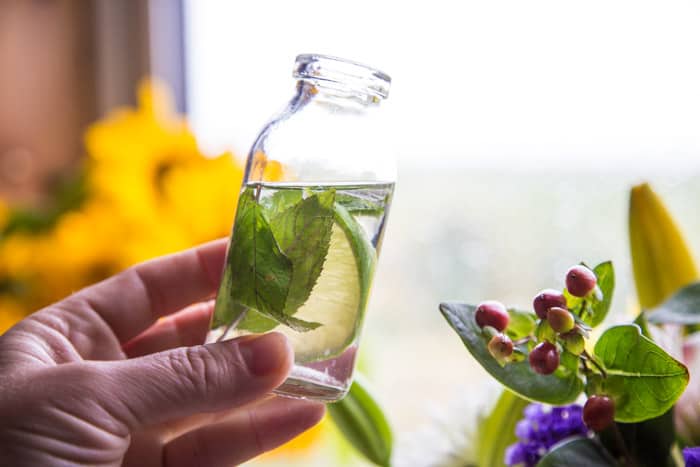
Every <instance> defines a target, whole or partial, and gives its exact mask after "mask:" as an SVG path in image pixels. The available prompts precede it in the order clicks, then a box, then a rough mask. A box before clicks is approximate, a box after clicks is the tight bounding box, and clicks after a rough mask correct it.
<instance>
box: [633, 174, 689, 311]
mask: <svg viewBox="0 0 700 467" xmlns="http://www.w3.org/2000/svg"><path fill="white" fill-rule="evenodd" d="M629 235H630V250H631V253H632V266H633V270H634V282H635V284H636V286H637V296H638V297H639V304H640V305H641V306H642V308H652V307H655V306H657V305H659V304H660V303H661V302H663V301H664V300H666V299H667V298H668V297H670V296H671V294H673V293H675V292H676V291H677V290H678V289H679V288H681V287H683V286H685V285H687V284H689V283H691V282H694V281H696V280H698V270H697V267H696V266H695V262H694V261H693V256H692V253H691V251H690V248H689V247H688V244H687V243H686V241H685V239H684V238H683V233H682V232H681V230H680V228H679V227H678V225H677V224H676V222H675V221H674V219H673V217H672V216H671V214H670V213H669V211H668V209H666V206H665V205H664V203H663V201H662V200H661V198H659V196H658V195H657V194H656V193H654V191H653V190H652V189H651V187H650V186H649V185H648V184H646V183H644V184H642V185H637V186H635V187H634V188H632V191H631V192H630V206H629Z"/></svg>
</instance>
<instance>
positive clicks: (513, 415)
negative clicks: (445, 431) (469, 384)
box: [476, 388, 530, 466]
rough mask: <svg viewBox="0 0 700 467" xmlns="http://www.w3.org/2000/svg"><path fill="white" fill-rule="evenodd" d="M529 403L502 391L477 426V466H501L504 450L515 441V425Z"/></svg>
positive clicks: (506, 390) (507, 391)
mask: <svg viewBox="0 0 700 467" xmlns="http://www.w3.org/2000/svg"><path fill="white" fill-rule="evenodd" d="M529 403H530V402H529V401H527V400H525V399H523V398H522V397H518V396H517V395H516V394H515V393H512V392H510V391H509V390H508V389H505V388H504V389H503V392H502V393H501V397H499V398H498V401H497V402H496V405H495V406H494V408H493V410H491V413H490V414H489V416H488V417H487V418H486V419H485V420H484V421H483V422H482V423H480V425H479V431H478V442H477V448H476V449H477V453H476V460H477V462H476V463H477V465H485V466H491V465H493V466H495V465H503V460H504V457H505V452H506V448H508V446H510V445H511V444H513V443H515V442H516V441H517V438H516V436H515V425H516V424H517V423H518V422H519V421H520V420H521V419H522V418H523V410H525V407H527V405H528V404H529Z"/></svg>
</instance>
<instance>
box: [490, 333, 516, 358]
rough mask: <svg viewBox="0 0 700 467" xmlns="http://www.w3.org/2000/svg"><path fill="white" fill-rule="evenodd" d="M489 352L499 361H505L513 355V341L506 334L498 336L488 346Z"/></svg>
mask: <svg viewBox="0 0 700 467" xmlns="http://www.w3.org/2000/svg"><path fill="white" fill-rule="evenodd" d="M488 349H489V352H490V353H491V355H493V358H495V359H496V360H498V361H504V360H505V359H506V358H508V357H510V356H511V354H512V353H513V341H511V340H510V338H509V337H508V336H506V335H505V334H496V335H495V336H493V337H492V338H491V340H490V341H489V345H488Z"/></svg>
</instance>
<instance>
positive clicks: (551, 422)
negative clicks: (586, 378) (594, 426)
mask: <svg viewBox="0 0 700 467" xmlns="http://www.w3.org/2000/svg"><path fill="white" fill-rule="evenodd" d="M582 412H583V408H582V407H581V406H580V405H576V404H572V405H565V406H563V407H549V406H545V405H542V404H530V405H528V406H527V407H525V410H524V411H523V413H524V415H525V417H524V418H523V419H522V420H520V421H519V422H518V424H517V425H516V426H515V436H517V437H518V442H517V443H515V444H512V445H511V446H509V447H508V449H507V450H506V454H505V463H506V465H508V466H516V465H522V466H525V467H534V466H535V465H536V464H537V462H538V461H539V460H540V459H541V458H542V456H544V455H545V454H547V452H548V451H549V448H551V447H552V446H553V445H554V444H556V443H558V442H559V441H561V440H563V439H564V438H568V437H569V436H575V435H580V436H588V428H586V425H584V424H583V419H582V417H581V414H582ZM699 465H700V464H699Z"/></svg>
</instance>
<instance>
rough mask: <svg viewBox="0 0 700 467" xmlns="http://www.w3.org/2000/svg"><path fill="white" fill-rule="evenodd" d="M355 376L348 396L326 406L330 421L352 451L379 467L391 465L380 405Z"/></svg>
mask: <svg viewBox="0 0 700 467" xmlns="http://www.w3.org/2000/svg"><path fill="white" fill-rule="evenodd" d="M358 376H360V375H357V376H356V377H355V381H354V382H353V383H352V386H351V387H350V391H349V392H348V395H347V396H345V398H344V399H342V400H341V401H339V402H336V403H334V404H329V405H328V406H327V407H328V413H330V415H331V418H332V419H333V422H334V423H335V424H336V426H337V427H338V428H339V429H340V431H341V432H342V433H343V435H344V436H345V438H346V439H347V440H348V441H349V442H350V444H352V445H353V446H354V447H355V449H357V450H358V451H359V452H360V453H362V454H363V455H364V456H365V457H366V458H367V459H369V460H370V461H372V462H373V463H375V464H377V465H381V466H387V467H388V466H389V465H391V450H392V444H393V443H392V434H391V428H390V427H389V423H388V422H387V420H386V417H385V416H384V413H383V412H382V409H381V407H380V406H379V404H378V403H377V402H376V401H375V400H374V398H373V397H372V395H371V394H370V392H369V391H368V390H367V388H366V385H365V384H364V383H363V378H362V377H359V378H358Z"/></svg>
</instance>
